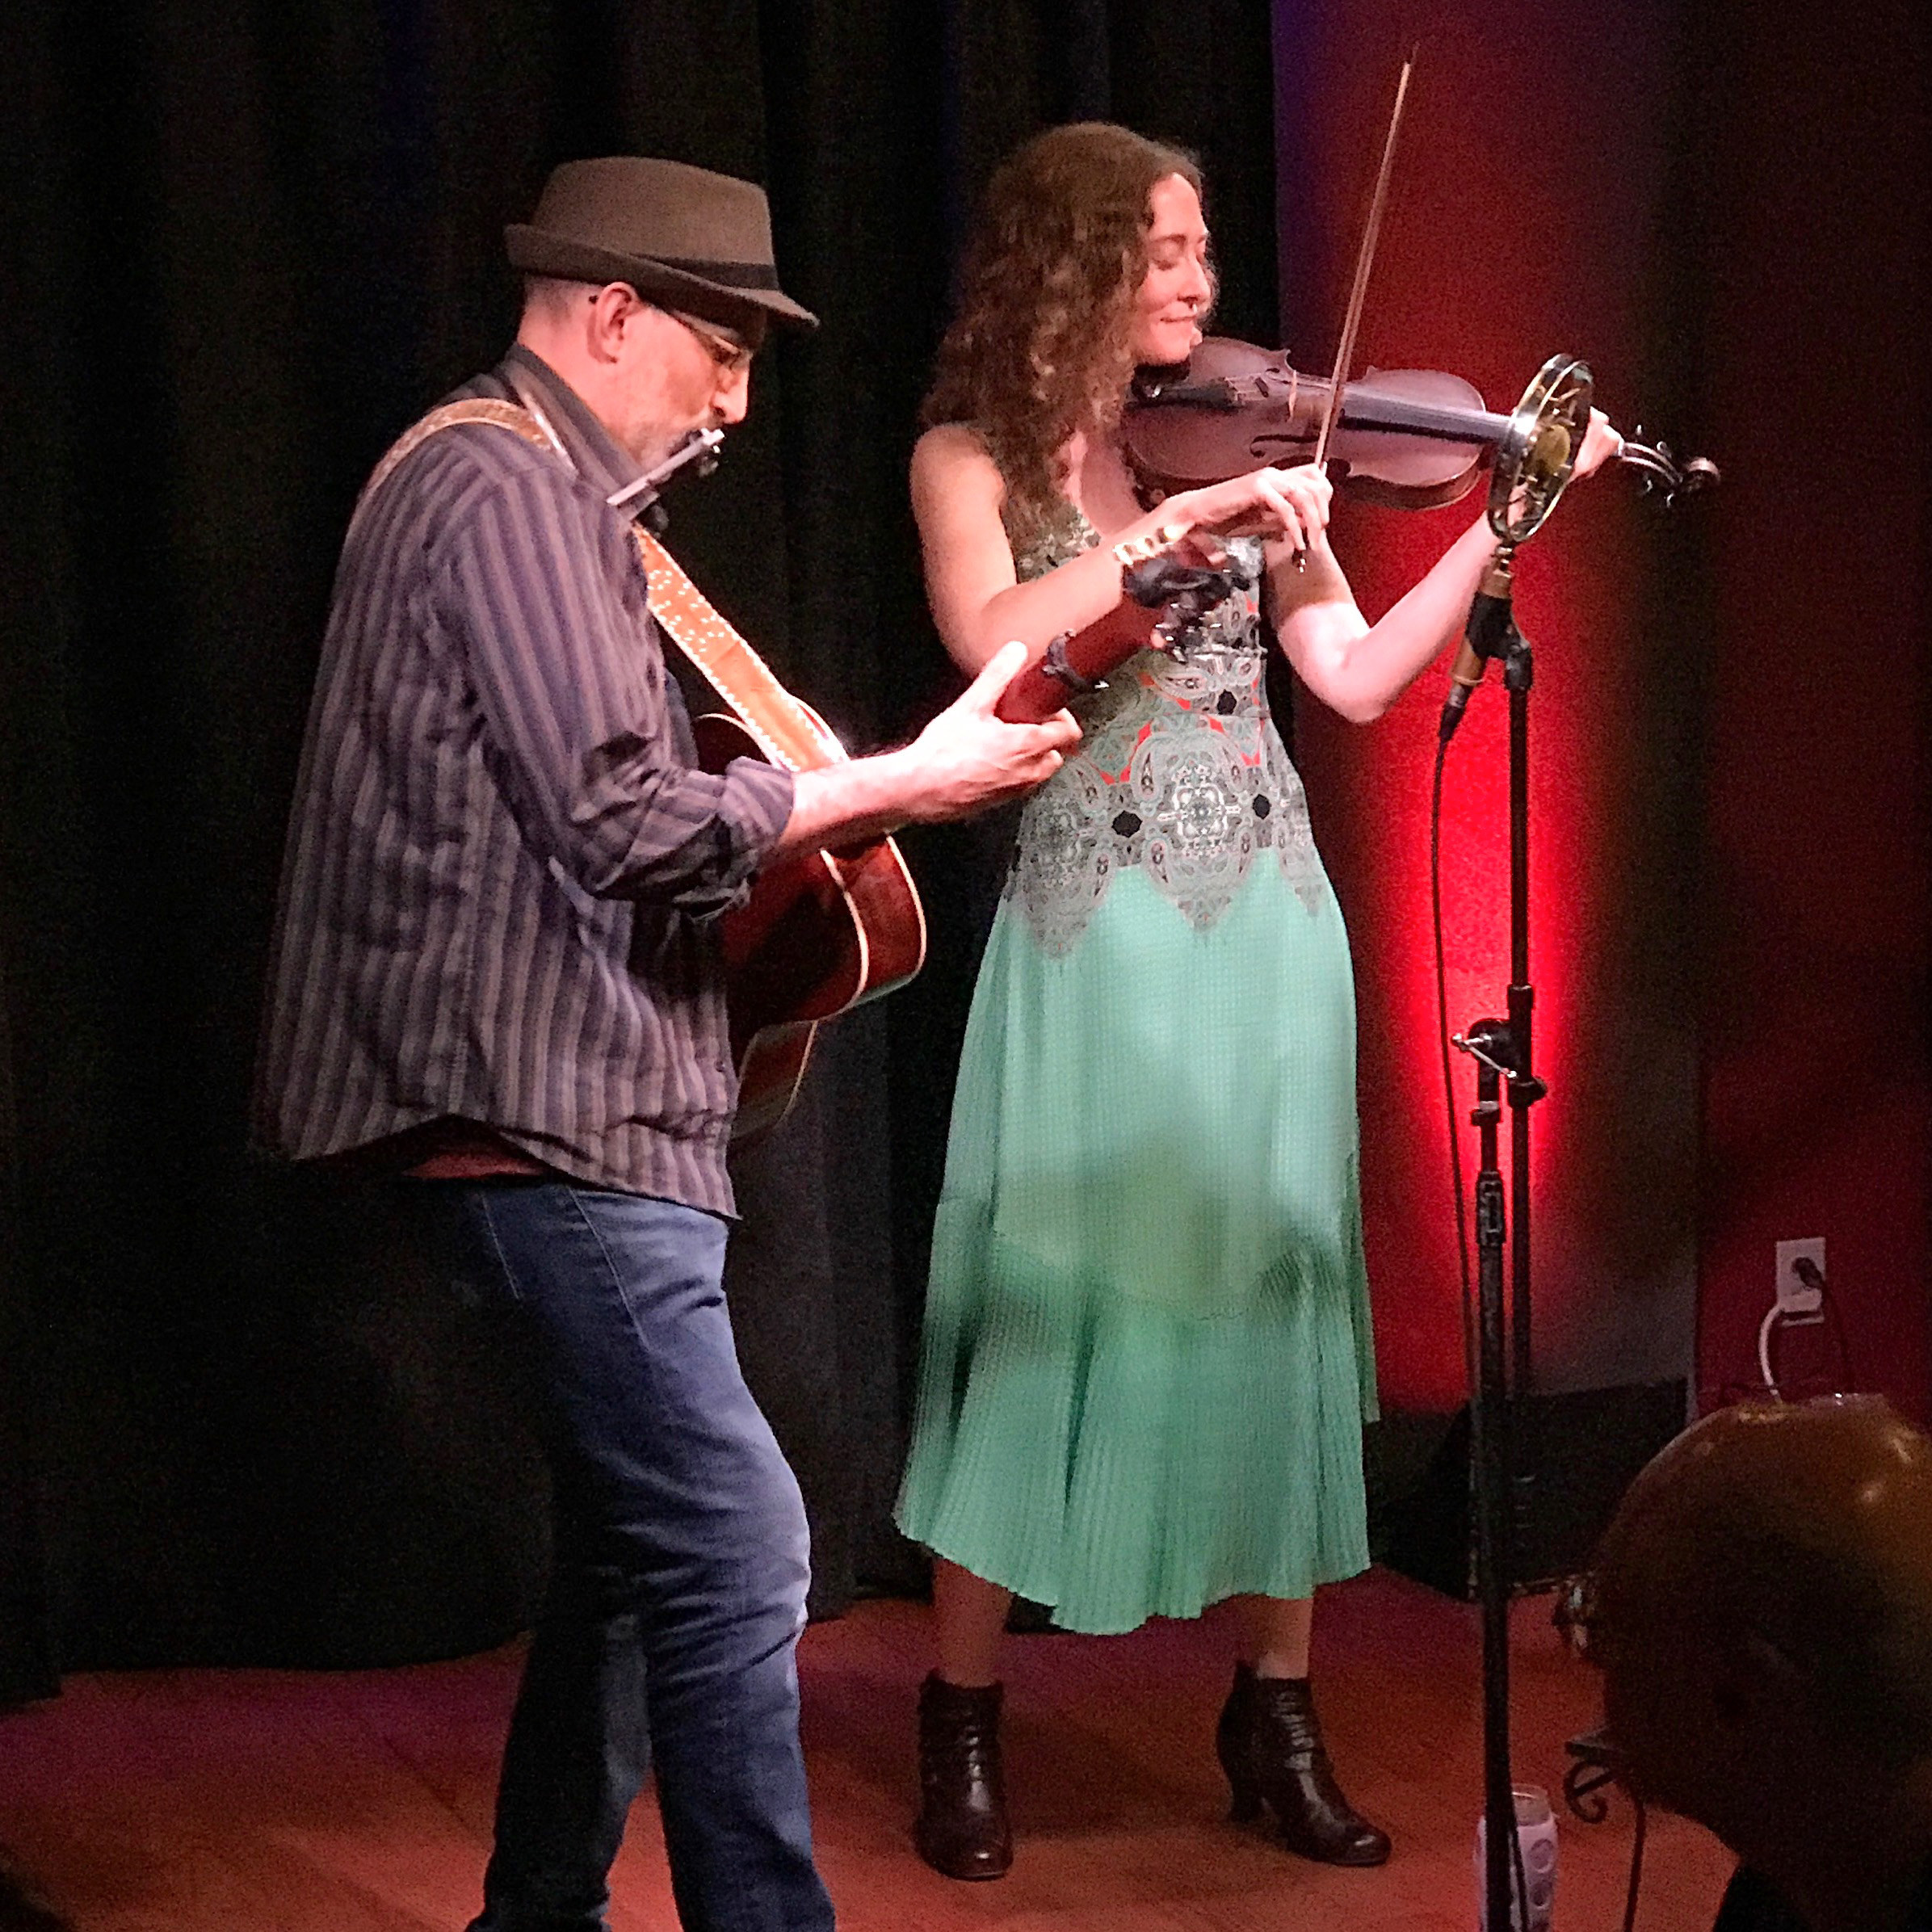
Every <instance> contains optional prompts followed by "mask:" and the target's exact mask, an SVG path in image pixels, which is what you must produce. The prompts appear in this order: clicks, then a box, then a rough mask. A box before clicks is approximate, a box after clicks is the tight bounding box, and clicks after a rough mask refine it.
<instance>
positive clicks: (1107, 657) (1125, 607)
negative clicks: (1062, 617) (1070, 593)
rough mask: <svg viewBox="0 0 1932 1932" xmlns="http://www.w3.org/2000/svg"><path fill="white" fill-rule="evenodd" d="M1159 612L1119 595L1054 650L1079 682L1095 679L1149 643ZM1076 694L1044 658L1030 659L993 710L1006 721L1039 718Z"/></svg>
mask: <svg viewBox="0 0 1932 1932" xmlns="http://www.w3.org/2000/svg"><path fill="white" fill-rule="evenodd" d="M1162 615H1164V612H1163V611H1162V610H1161V608H1160V607H1156V608H1154V609H1153V610H1149V608H1148V607H1146V606H1145V604H1140V603H1136V602H1135V601H1134V599H1132V598H1131V597H1124V598H1122V599H1121V600H1120V601H1119V603H1117V604H1115V606H1114V607H1113V609H1112V610H1111V611H1107V613H1106V615H1104V616H1101V617H1097V618H1095V619H1094V621H1093V622H1092V623H1091V624H1089V625H1088V626H1087V627H1086V629H1085V630H1081V631H1076V632H1074V633H1073V636H1071V637H1069V638H1068V639H1067V641H1066V642H1065V644H1064V645H1061V649H1060V650H1059V651H1058V652H1057V653H1055V655H1056V657H1058V658H1059V659H1060V660H1061V662H1064V663H1065V665H1066V667H1067V669H1068V670H1070V671H1072V672H1073V674H1074V676H1075V677H1076V678H1078V679H1080V680H1081V681H1082V682H1083V683H1088V684H1098V683H1101V682H1102V681H1103V679H1105V678H1107V675H1108V674H1109V673H1110V672H1112V671H1115V670H1118V669H1119V667H1120V666H1122V665H1123V664H1124V663H1126V662H1127V661H1128V658H1129V657H1132V656H1133V654H1134V653H1135V652H1136V651H1142V650H1145V649H1146V648H1147V647H1148V645H1150V644H1151V643H1153V636H1154V627H1155V626H1156V625H1157V624H1159V623H1160V621H1161V617H1162ZM1073 695H1075V687H1073V686H1070V685H1069V684H1068V683H1066V682H1065V680H1064V679H1062V678H1056V677H1055V676H1054V675H1053V674H1052V672H1051V671H1049V670H1048V669H1047V668H1046V665H1045V662H1044V660H1040V661H1036V662H1034V663H1032V664H1029V665H1028V666H1027V668H1026V669H1025V670H1023V671H1022V672H1020V673H1019V675H1018V676H1017V677H1015V678H1014V680H1013V682H1012V683H1010V684H1009V685H1008V686H1007V687H1006V690H1005V691H1002V693H1001V694H1000V701H999V703H998V704H997V705H995V706H994V707H993V711H994V714H995V715H996V716H998V717H1002V718H1003V719H1005V720H1006V722H1007V723H1008V724H1009V725H1038V724H1040V723H1043V722H1044V720H1047V719H1048V718H1050V717H1052V715H1053V714H1054V712H1056V711H1058V710H1060V709H1061V708H1062V706H1064V705H1065V703H1066V701H1067V700H1068V699H1069V698H1070V697H1072V696H1073Z"/></svg>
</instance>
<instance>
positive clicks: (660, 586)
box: [636, 525, 846, 771]
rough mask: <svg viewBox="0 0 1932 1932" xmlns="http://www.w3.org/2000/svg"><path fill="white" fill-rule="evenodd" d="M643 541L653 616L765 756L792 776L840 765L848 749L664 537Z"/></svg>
mask: <svg viewBox="0 0 1932 1932" xmlns="http://www.w3.org/2000/svg"><path fill="white" fill-rule="evenodd" d="M636 538H637V548H638V550H639V552H641V554H642V556H643V558H644V573H645V578H646V580H647V581H648V582H649V585H650V601H651V615H653V617H655V618H656V619H657V622H658V623H659V624H661V625H662V627H663V628H664V631H665V632H666V635H667V636H669V637H670V640H671V641H672V642H673V643H674V644H675V645H677V647H678V649H679V650H681V651H682V652H683V653H684V654H685V656H686V657H688V658H689V659H690V660H691V662H692V663H693V664H694V665H695V666H697V668H698V670H699V671H701V672H702V673H703V674H704V678H705V680H706V682H707V683H708V684H709V685H710V686H711V687H712V690H713V691H716V693H717V694H718V695H719V696H720V698H722V699H724V700H725V703H726V704H729V706H730V707H731V708H732V710H733V712H735V713H736V714H737V719H738V721H739V723H740V724H741V725H743V726H744V727H745V729H746V730H747V731H748V732H750V733H751V735H752V737H754V739H755V740H756V741H757V742H758V749H759V750H761V751H762V752H763V753H764V754H765V755H766V757H767V758H770V759H771V762H772V763H773V764H775V765H782V766H783V767H785V769H786V770H788V771H810V770H812V769H813V767H815V766H819V765H831V764H837V763H838V762H840V761H841V760H842V758H844V757H845V755H846V754H845V748H844V747H843V746H842V745H841V744H840V743H839V742H838V739H837V738H835V737H833V735H832V733H831V730H830V728H829V727H828V726H827V725H825V723H824V722H823V720H821V719H820V718H819V716H817V713H816V712H813V710H812V708H810V707H809V705H807V704H804V703H802V702H801V701H800V699H797V698H795V697H793V696H792V693H791V692H790V691H787V690H786V689H785V687H784V686H783V685H782V684H781V683H779V681H778V679H777V678H775V677H774V676H773V675H772V674H771V666H769V665H767V663H766V662H765V661H764V659H763V658H762V657H759V655H758V653H757V652H756V651H754V649H752V648H751V646H750V645H748V644H747V643H746V641H745V640H744V639H743V638H742V637H741V636H739V635H738V633H737V632H736V631H735V630H733V628H732V627H731V626H730V624H728V623H726V622H725V619H724V618H723V617H721V616H720V615H719V614H718V612H717V611H716V609H715V608H714V607H713V606H712V603H711V600H710V599H708V597H706V596H705V594H704V592H703V591H702V590H699V588H698V586H696V585H695V584H694V583H693V582H691V579H690V578H688V577H687V576H686V575H685V573H684V569H683V565H680V564H679V563H678V560H677V559H676V558H675V557H673V556H672V555H671V553H670V551H668V550H666V548H665V547H664V546H663V544H661V543H659V542H658V540H657V538H655V537H654V536H652V535H651V534H650V533H649V531H647V530H645V528H644V527H642V526H641V525H639V526H638V527H637V529H636Z"/></svg>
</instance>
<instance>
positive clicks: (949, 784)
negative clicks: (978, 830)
mask: <svg viewBox="0 0 1932 1932" xmlns="http://www.w3.org/2000/svg"><path fill="white" fill-rule="evenodd" d="M1027 654H1028V653H1027V647H1026V645H1023V644H1019V643H1014V644H1008V645H1002V647H1001V648H1000V649H999V650H998V652H996V653H994V654H993V657H991V658H989V660H988V661H987V663H986V667H985V670H982V671H981V673H980V674H979V675H978V676H977V678H974V679H973V681H972V683H971V684H970V685H969V686H968V687H967V689H966V691H964V693H963V694H962V695H960V697H959V698H958V699H956V701H955V702H954V703H952V704H950V705H948V706H947V708H946V709H945V710H944V711H943V712H940V713H939V716H937V717H936V718H935V719H934V720H933V721H932V722H931V723H930V725H927V726H926V729H925V730H923V731H922V732H921V733H919V735H918V737H916V738H914V740H913V741H912V743H911V744H909V746H906V748H905V750H904V751H902V752H899V753H897V754H893V755H895V756H897V757H899V758H904V759H905V760H906V761H907V762H908V765H909V767H910V768H911V771H912V774H913V776H912V784H913V787H914V791H913V795H912V796H911V797H910V798H909V800H908V801H907V804H908V810H907V816H908V817H910V818H914V819H917V820H919V821H922V822H924V823H928V824H930V823H932V822H935V821H938V820H941V819H947V818H968V817H971V816H972V814H973V813H975V812H980V811H983V810H985V808H986V807H987V806H989V805H993V804H998V803H999V801H1000V800H1002V799H1005V798H1010V797H1012V796H1014V793H1016V792H1031V790H1032V789H1033V788H1034V787H1035V785H1038V784H1041V783H1044V781H1045V780H1046V779H1050V778H1051V777H1052V775H1053V774H1054V773H1055V772H1056V771H1058V770H1059V769H1060V762H1061V758H1062V757H1063V756H1064V754H1065V753H1066V751H1067V750H1068V749H1069V747H1070V746H1073V745H1074V744H1076V743H1077V742H1078V741H1079V737H1080V727H1079V726H1078V725H1076V724H1075V723H1074V722H1073V717H1072V715H1071V714H1070V713H1069V712H1065V711H1060V712H1055V713H1054V714H1053V716H1052V717H1050V718H1048V720H1046V721H1045V722H1044V724H1040V725H1009V724H1007V723H1006V721H1005V720H1003V719H1002V718H998V717H996V716H994V715H993V707H994V706H995V705H997V704H998V703H999V701H1000V695H1001V694H1002V692H1003V691H1005V690H1006V687H1007V685H1008V684H1009V683H1011V682H1012V680H1013V678H1014V677H1015V676H1016V675H1017V674H1018V673H1019V671H1020V670H1021V669H1022V668H1023V666H1024V665H1025V664H1026V662H1027Z"/></svg>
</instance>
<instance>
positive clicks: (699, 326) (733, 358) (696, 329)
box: [665, 309, 757, 376]
mask: <svg viewBox="0 0 1932 1932" xmlns="http://www.w3.org/2000/svg"><path fill="white" fill-rule="evenodd" d="M665 313H666V314H668V315H673V316H675V317H677V319H678V321H681V322H682V323H683V325H685V327H686V328H687V329H688V330H690V331H691V334H693V335H695V336H696V337H697V338H698V340H699V342H702V343H703V344H704V351H705V353H706V354H707V355H709V356H710V358H711V359H712V361H713V362H714V363H716V364H717V366H718V369H719V372H720V374H721V375H725V376H742V375H743V374H744V373H745V372H746V370H747V369H749V368H750V367H751V359H752V357H753V356H754V355H755V354H756V353H757V351H755V350H754V348H753V347H752V346H751V344H750V343H749V342H741V341H740V340H739V338H737V336H735V335H728V334H725V331H724V330H721V329H716V328H713V327H712V325H711V324H710V323H708V322H701V321H699V320H698V319H697V317H695V316H691V315H687V314H686V313H684V311H683V309H667V310H666V312H665Z"/></svg>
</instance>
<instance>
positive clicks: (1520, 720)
mask: <svg viewBox="0 0 1932 1932" xmlns="http://www.w3.org/2000/svg"><path fill="white" fill-rule="evenodd" d="M1513 552H1514V544H1507V543H1506V544H1503V545H1502V547H1501V548H1499V549H1498V550H1497V554H1496V556H1495V557H1494V559H1493V561H1491V563H1490V565H1489V569H1487V570H1486V571H1485V573H1484V576H1483V580H1482V584H1481V589H1480V590H1478V592H1477V594H1476V599H1475V601H1474V603H1472V605H1471V607H1470V611H1469V620H1468V627H1467V629H1466V631H1465V633H1464V635H1465V639H1466V642H1467V646H1468V655H1466V656H1464V657H1462V658H1460V659H1459V662H1458V665H1457V667H1456V670H1455V677H1456V678H1457V681H1458V683H1459V686H1460V690H1459V691H1457V692H1456V693H1455V694H1452V695H1451V700H1450V703H1449V704H1447V705H1445V707H1444V708H1443V725H1442V732H1441V737H1442V740H1443V744H1444V745H1445V746H1447V741H1448V740H1449V738H1450V737H1451V735H1452V734H1453V733H1454V732H1455V727H1456V725H1458V724H1459V723H1460V720H1461V716H1462V709H1463V706H1464V704H1466V703H1467V701H1468V691H1469V689H1470V688H1471V687H1472V686H1473V685H1474V684H1475V683H1476V681H1477V680H1478V679H1479V678H1481V675H1482V666H1483V665H1484V664H1485V663H1486V662H1487V661H1488V660H1489V658H1491V657H1500V658H1501V659H1502V665H1503V682H1504V684H1505V687H1506V689H1507V690H1508V692H1509V695H1510V989H1509V993H1508V1002H1507V1010H1508V1015H1509V1017H1508V1018H1507V1019H1483V1020H1478V1021H1476V1023H1475V1024H1473V1025H1472V1027H1470V1028H1469V1030H1468V1033H1467V1034H1459V1035H1456V1036H1455V1040H1454V1044H1455V1046H1457V1047H1458V1048H1460V1049H1461V1050H1462V1051H1463V1052H1465V1053H1468V1055H1470V1056H1471V1057H1472V1058H1473V1059H1474V1060H1475V1061H1476V1107H1475V1108H1474V1110H1473V1111H1472V1113H1471V1115H1470V1120H1471V1123H1472V1125H1474V1126H1475V1127H1476V1129H1477V1130H1478V1134H1479V1138H1480V1146H1481V1156H1480V1165H1479V1166H1478V1169H1477V1172H1476V1253H1477V1257H1478V1266H1477V1277H1476V1279H1477V1288H1476V1304H1477V1346H1476V1376H1475V1379H1474V1386H1473V1387H1472V1389H1471V1391H1470V1401H1469V1418H1470V1460H1471V1464H1472V1476H1471V1491H1472V1498H1471V1501H1472V1519H1473V1524H1474V1529H1475V1544H1476V1595H1477V1597H1478V1598H1479V1600H1480V1602H1481V1610H1482V1633H1483V1651H1482V1654H1483V1796H1484V1806H1483V1811H1484V1818H1485V1870H1484V1897H1485V1905H1486V1909H1487V1924H1488V1926H1489V1932H1505V1929H1506V1928H1509V1927H1511V1926H1514V1924H1516V1923H1517V1921H1516V1920H1515V1919H1514V1917H1512V1907H1511V1903H1510V1896H1511V1892H1512V1889H1513V1888H1514V1890H1515V1892H1516V1895H1517V1896H1518V1898H1519V1899H1521V1901H1522V1904H1521V1906H1520V1910H1521V1912H1522V1914H1523V1917H1522V1921H1521V1923H1523V1925H1525V1926H1527V1923H1528V1914H1529V1903H1528V1898H1527V1888H1524V1887H1523V1886H1522V1884H1521V1883H1520V1877H1521V1872H1522V1854H1521V1850H1520V1847H1519V1846H1518V1840H1517V1832H1516V1800H1515V1793H1514V1780H1513V1779H1512V1776H1511V1773H1510V1585H1511V1581H1512V1578H1513V1575H1514V1546H1515V1543H1516V1532H1518V1531H1521V1530H1522V1529H1523V1528H1524V1527H1527V1514H1528V1510H1529V1508H1530V1506H1531V1503H1532V1502H1533V1499H1534V1475H1533V1473H1532V1472H1534V1470H1535V1467H1536V1464H1537V1458H1536V1456H1535V1455H1534V1453H1532V1454H1531V1455H1529V1456H1528V1457H1527V1459H1525V1461H1524V1463H1523V1464H1521V1465H1519V1464H1518V1462H1517V1460H1516V1456H1515V1453H1514V1452H1515V1451H1516V1449H1517V1448H1518V1446H1519V1444H1520V1443H1523V1439H1524V1438H1525V1437H1527V1434H1528V1430H1527V1427H1524V1426H1523V1425H1527V1423H1528V1422H1529V1416H1528V1398H1529V1396H1530V1392H1531V1384H1532V1376H1533V1367H1532V1363H1531V1352H1530V1109H1531V1107H1534V1106H1535V1104H1536V1103H1537V1102H1538V1101H1539V1100H1540V1099H1542V1098H1543V1097H1544V1094H1546V1093H1547V1092H1548V1088H1547V1087H1546V1086H1544V1082H1542V1081H1541V1080H1539V1078H1538V1077H1536V1074H1535V1070H1534V1065H1535V1063H1534V1057H1533V1053H1532V1048H1531V1037H1532V1036H1531V1015H1532V1014H1533V1012H1534V1010H1535V1002H1536V995H1535V987H1534V986H1533V985H1531V981H1530V890H1529V888H1530V851H1529V842H1530V833H1529V826H1530V796H1529V794H1530V786H1529V771H1530V755H1529V736H1530V691H1531V686H1532V685H1533V683H1535V662H1534V660H1533V657H1532V655H1531V649H1530V644H1529V641H1528V639H1527V638H1526V637H1525V636H1523V633H1522V632H1521V631H1519V630H1518V628H1517V627H1516V619H1515V614H1514V607H1513V605H1512V603H1511V596H1510V591H1511V580H1510V559H1511V556H1512V553H1513ZM1471 657H1473V659H1474V661H1475V662H1474V664H1473V666H1472V668H1465V667H1467V666H1470V658H1471ZM1505 1087H1506V1088H1507V1089H1508V1092H1509V1107H1510V1192H1509V1198H1508V1205H1507V1206H1506V1204H1505V1200H1504V1195H1503V1185H1502V1170H1501V1169H1500V1167H1499V1166H1498V1165H1497V1140H1498V1130H1499V1127H1500V1124H1501V1120H1502V1098H1501V1093H1502V1089H1503V1088H1505ZM1510 1208H1514V1214H1515V1224H1514V1228H1513V1229H1511V1228H1510V1224H1509V1214H1510ZM1506 1241H1507V1244H1508V1245H1509V1248H1510V1293H1509V1300H1508V1308H1507V1313H1506V1309H1505V1302H1504V1295H1503V1250H1504V1247H1505V1245H1506ZM1531 1447H1532V1448H1533V1445H1531Z"/></svg>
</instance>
